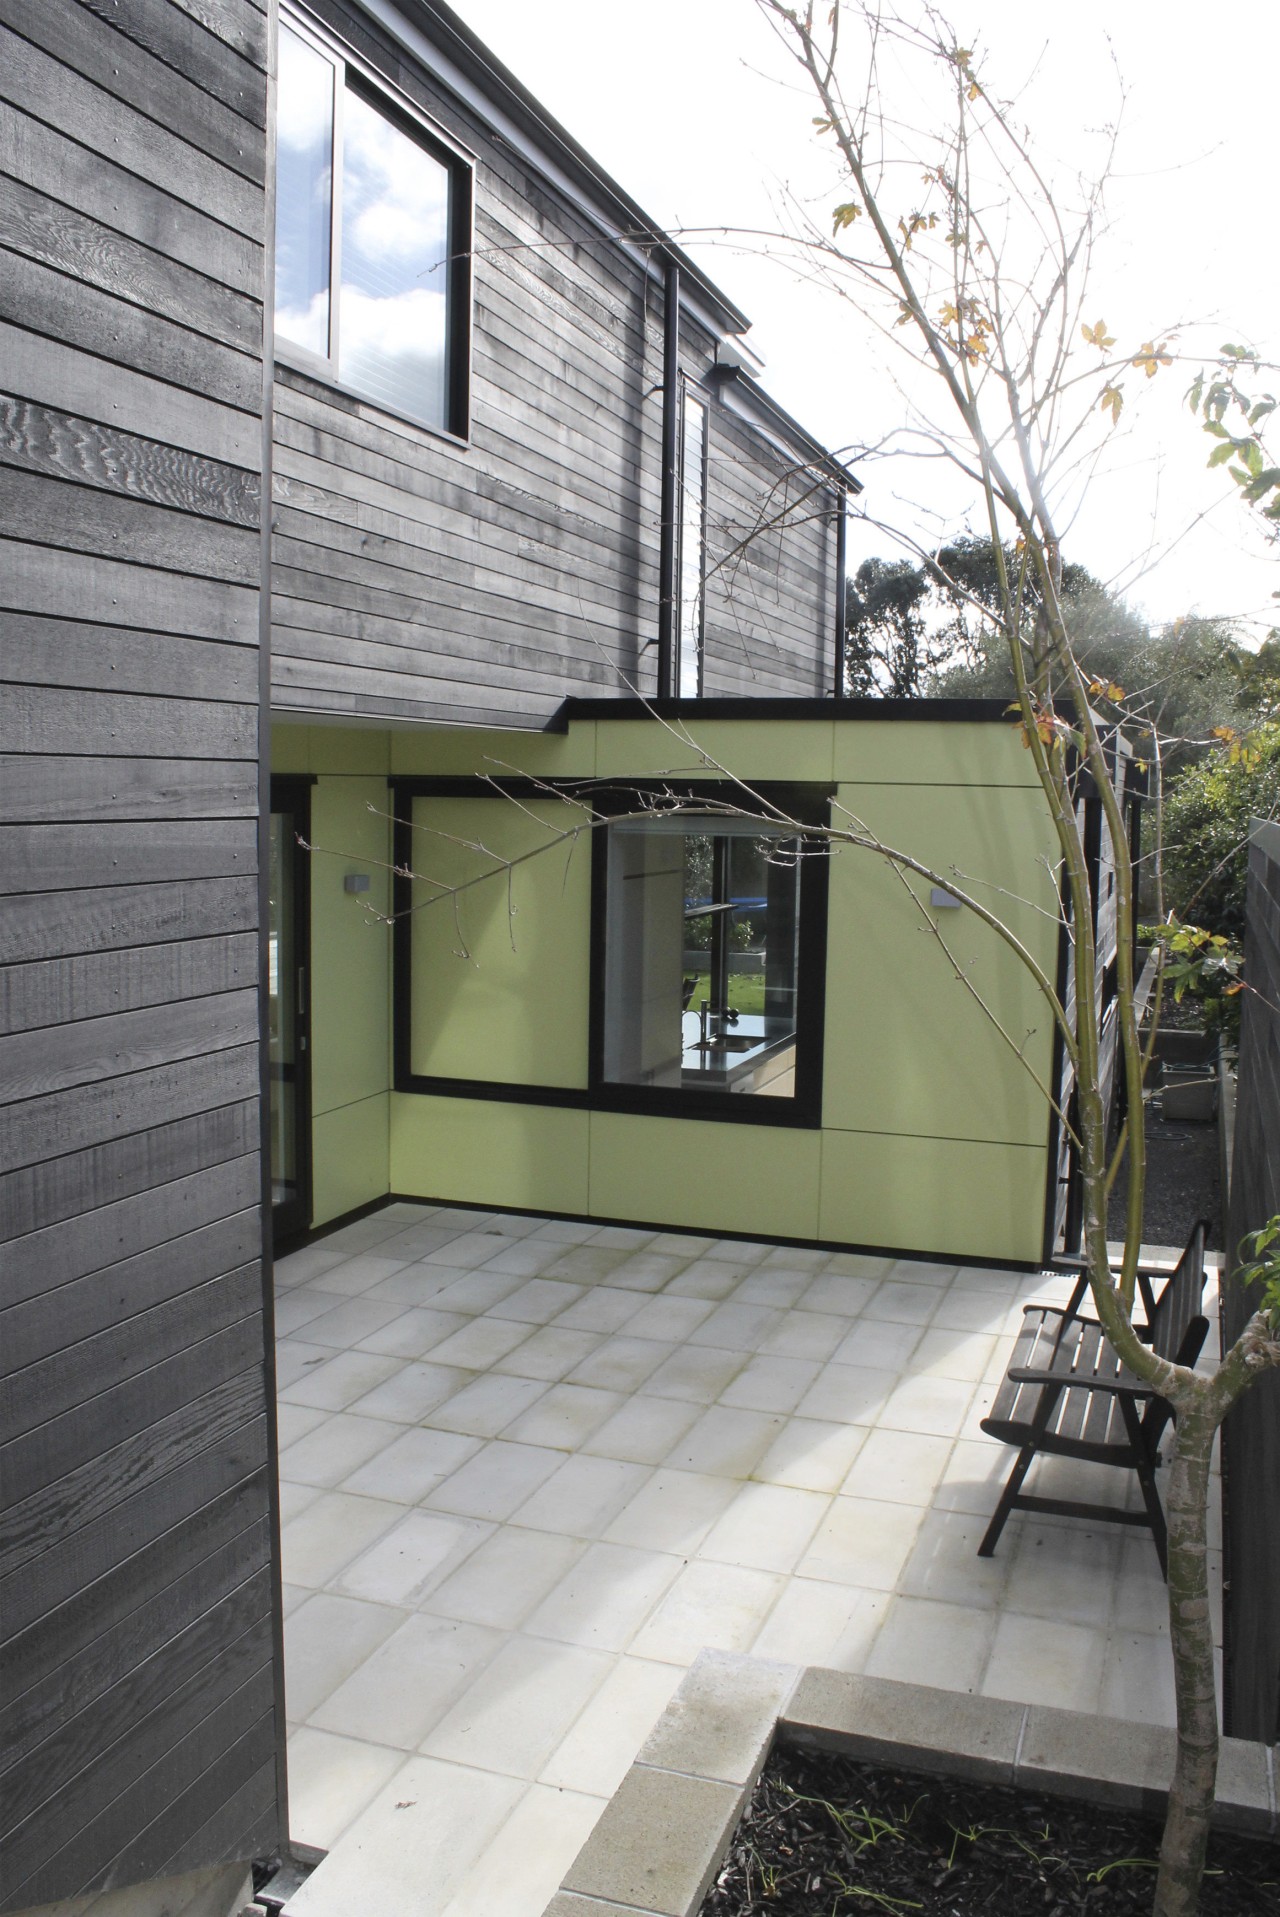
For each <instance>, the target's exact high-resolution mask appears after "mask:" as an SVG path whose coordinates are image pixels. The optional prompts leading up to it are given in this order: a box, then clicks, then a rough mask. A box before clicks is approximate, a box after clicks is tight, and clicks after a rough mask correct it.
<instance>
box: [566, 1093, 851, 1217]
mask: <svg viewBox="0 0 1280 1917" xmlns="http://www.w3.org/2000/svg"><path fill="white" fill-rule="evenodd" d="M820 1150H821V1135H820V1134H819V1133H818V1132H811V1131H792V1130H788V1129H784V1128H783V1127H781V1126H777V1127H775V1126H771V1125H718V1124H716V1123H715V1121H714V1120H707V1121H703V1120H700V1119H690V1118H656V1117H650V1116H648V1115H638V1114H634V1113H630V1112H592V1114H591V1204H590V1210H591V1211H592V1212H593V1213H594V1214H595V1215H596V1216H598V1217H601V1218H634V1219H638V1220H642V1221H644V1222H647V1223H654V1224H665V1225H683V1226H687V1227H690V1228H691V1229H694V1230H700V1231H734V1232H748V1233H750V1232H758V1233H760V1234H761V1235H762V1236H767V1237H775V1238H786V1237H795V1238H814V1237H816V1236H817V1232H818V1171H819V1156H820Z"/></svg>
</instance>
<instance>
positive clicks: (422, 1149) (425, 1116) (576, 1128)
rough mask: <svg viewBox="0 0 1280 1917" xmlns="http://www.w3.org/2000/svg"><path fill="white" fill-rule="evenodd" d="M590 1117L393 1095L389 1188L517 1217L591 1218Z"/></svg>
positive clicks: (471, 1100)
mask: <svg viewBox="0 0 1280 1917" xmlns="http://www.w3.org/2000/svg"><path fill="white" fill-rule="evenodd" d="M588 1116H589V1115H588V1113H586V1112H584V1111H574V1110H569V1109H566V1108H564V1107H562V1106H554V1105H551V1106H548V1105H512V1104H503V1103H501V1102H500V1101H498V1100H496V1099H494V1100H491V1099H481V1098H431V1097H429V1096H428V1097H418V1096H414V1095H411V1094H407V1093H398V1092H397V1093H393V1094H392V1098H391V1188H392V1190H393V1191H397V1192H400V1193H401V1194H402V1195H403V1196H404V1197H406V1198H415V1197H421V1198H445V1199H452V1200H454V1201H455V1202H457V1203H459V1204H468V1205H496V1206H503V1207H507V1208H509V1209H511V1210H513V1211H521V1210H527V1211H550V1212H571V1213H575V1214H577V1213H585V1212H586V1211H587V1210H588V1209H589V1205H588V1196H587V1143H588V1138H587V1123H588Z"/></svg>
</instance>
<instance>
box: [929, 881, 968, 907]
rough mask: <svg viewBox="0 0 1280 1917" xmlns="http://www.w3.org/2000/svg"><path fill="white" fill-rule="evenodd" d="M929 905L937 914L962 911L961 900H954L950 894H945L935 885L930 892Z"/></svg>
mask: <svg viewBox="0 0 1280 1917" xmlns="http://www.w3.org/2000/svg"><path fill="white" fill-rule="evenodd" d="M929 903H930V905H931V906H932V907H933V909H934V911H935V912H958V911H959V910H960V901H959V899H953V898H952V896H951V894H950V892H944V891H943V889H942V887H941V886H940V885H935V886H934V888H933V890H932V891H931V892H930V894H929Z"/></svg>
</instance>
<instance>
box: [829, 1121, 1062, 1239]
mask: <svg viewBox="0 0 1280 1917" xmlns="http://www.w3.org/2000/svg"><path fill="white" fill-rule="evenodd" d="M1044 1175H1045V1153H1044V1150H1043V1148H1041V1149H1040V1150H1039V1151H1036V1150H1034V1149H1033V1148H1031V1147H1030V1146H1025V1145H1024V1146H1018V1145H990V1144H979V1143H975V1142H973V1141H972V1140H969V1139H954V1138H903V1137H888V1136H885V1135H884V1134H876V1133H872V1132H831V1131H829V1132H824V1133H823V1134H822V1203H821V1207H820V1210H819V1216H818V1229H817V1233H816V1236H817V1237H819V1238H823V1239H827V1240H833V1241H835V1242H836V1243H848V1244H859V1245H884V1246H889V1247H891V1248H894V1249H897V1250H901V1251H916V1252H920V1253H922V1254H934V1255H937V1256H940V1257H946V1256H948V1255H950V1256H953V1257H957V1258H979V1259H986V1260H988V1261H989V1262H990V1263H992V1264H998V1263H1000V1262H1001V1261H1002V1260H1004V1259H1012V1260H1014V1261H1015V1262H1018V1263H1023V1264H1030V1263H1034V1262H1035V1261H1036V1260H1037V1259H1038V1258H1039V1257H1040V1253H1041V1234H1042V1232H1043V1228H1044Z"/></svg>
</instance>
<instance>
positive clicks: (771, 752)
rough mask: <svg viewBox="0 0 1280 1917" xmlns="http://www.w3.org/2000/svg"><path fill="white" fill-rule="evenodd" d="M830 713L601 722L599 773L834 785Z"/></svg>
mask: <svg viewBox="0 0 1280 1917" xmlns="http://www.w3.org/2000/svg"><path fill="white" fill-rule="evenodd" d="M839 731H840V728H839V727H838V726H837V725H836V724H835V722H834V720H827V719H706V720H699V719H697V718H696V717H695V718H693V719H688V720H683V719H682V720H681V721H680V723H679V726H672V725H668V724H666V723H664V722H662V721H660V720H658V719H618V720H612V719H610V720H600V721H599V722H598V724H597V726H596V762H595V771H596V776H597V777H598V778H601V779H627V778H636V779H639V778H658V777H663V778H666V777H669V778H672V779H715V778H721V777H724V776H726V775H728V776H730V777H732V778H735V779H743V780H745V781H747V782H748V783H750V782H751V781H753V780H754V781H763V780H785V781H790V782H792V783H803V782H805V781H808V780H812V781H814V782H815V783H818V784H823V785H825V784H829V783H830V781H831V778H832V776H833V774H832V735H833V733H838V732H839Z"/></svg>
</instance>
